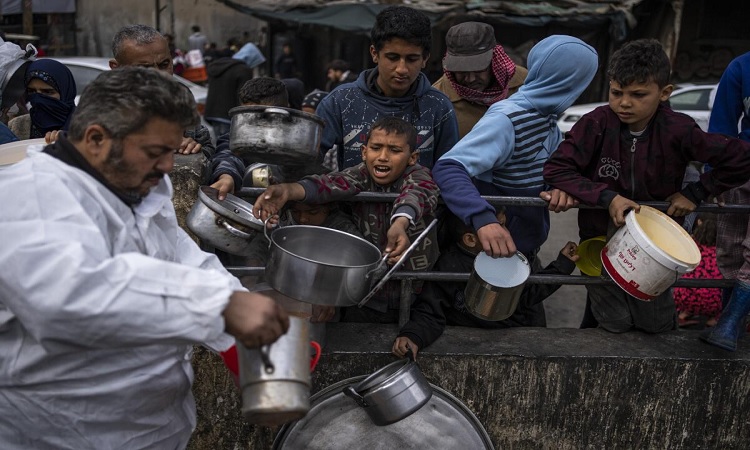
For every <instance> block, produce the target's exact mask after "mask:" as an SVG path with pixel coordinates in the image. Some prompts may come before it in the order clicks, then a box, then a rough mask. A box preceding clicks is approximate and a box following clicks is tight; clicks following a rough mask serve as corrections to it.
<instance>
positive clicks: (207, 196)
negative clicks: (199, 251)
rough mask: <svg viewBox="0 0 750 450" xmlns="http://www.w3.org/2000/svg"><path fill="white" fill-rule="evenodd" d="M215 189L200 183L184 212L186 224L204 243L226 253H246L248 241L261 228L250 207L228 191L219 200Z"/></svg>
mask: <svg viewBox="0 0 750 450" xmlns="http://www.w3.org/2000/svg"><path fill="white" fill-rule="evenodd" d="M218 193H219V191H218V190H216V189H214V188H212V187H209V186H201V188H200V190H199V191H198V200H197V201H196V202H195V204H193V208H192V209H191V210H190V213H188V216H187V219H186V223H187V227H188V228H189V229H190V231H192V232H193V233H195V235H196V236H198V237H199V238H201V239H202V240H203V241H205V242H206V243H208V244H210V245H212V246H214V247H216V248H218V249H220V250H222V251H225V252H227V253H232V254H235V255H241V256H250V241H251V240H252V239H253V238H254V237H255V236H256V235H257V234H258V232H259V231H261V230H263V228H264V226H263V221H261V220H260V219H257V218H256V217H255V216H253V206H252V205H251V204H250V203H248V202H246V201H244V200H242V199H240V198H238V197H235V196H234V195H232V194H227V197H226V199H224V200H219V198H218Z"/></svg>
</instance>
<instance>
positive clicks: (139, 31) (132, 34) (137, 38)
mask: <svg viewBox="0 0 750 450" xmlns="http://www.w3.org/2000/svg"><path fill="white" fill-rule="evenodd" d="M157 39H166V38H165V37H164V35H163V34H161V33H159V31H158V30H157V29H156V28H152V27H150V26H148V25H140V24H137V25H127V26H124V27H122V28H120V31H118V32H117V33H115V37H113V38H112V56H113V57H114V58H115V59H116V60H117V61H119V60H120V52H121V51H122V45H123V43H124V42H125V41H133V42H135V43H136V45H146V44H150V43H152V42H154V41H155V40H157Z"/></svg>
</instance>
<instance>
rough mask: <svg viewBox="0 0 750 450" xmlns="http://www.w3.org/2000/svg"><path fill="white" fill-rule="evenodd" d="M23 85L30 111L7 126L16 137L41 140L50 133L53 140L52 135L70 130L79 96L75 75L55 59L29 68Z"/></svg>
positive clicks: (36, 62) (37, 63) (34, 63)
mask: <svg viewBox="0 0 750 450" xmlns="http://www.w3.org/2000/svg"><path fill="white" fill-rule="evenodd" d="M24 85H25V86H26V100H27V101H28V102H29V103H31V109H30V110H29V114H24V115H22V116H18V117H15V118H13V119H11V121H10V122H9V123H8V127H9V128H10V130H11V131H12V132H13V134H15V135H16V136H18V137H19V138H20V139H39V138H44V137H45V136H46V135H47V134H48V133H50V136H51V139H54V138H52V134H53V132H55V131H59V130H67V129H68V123H69V122H70V117H71V116H72V115H73V111H74V110H75V108H76V105H75V98H76V94H77V92H76V83H75V80H74V79H73V74H72V73H70V70H69V69H68V68H67V67H66V66H65V64H62V63H60V62H58V61H55V60H52V59H40V60H37V61H34V62H32V63H31V64H30V65H29V66H28V67H27V68H26V75H25V77H24ZM54 134H56V133H54Z"/></svg>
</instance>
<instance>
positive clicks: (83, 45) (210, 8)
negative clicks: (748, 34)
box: [76, 0, 264, 56]
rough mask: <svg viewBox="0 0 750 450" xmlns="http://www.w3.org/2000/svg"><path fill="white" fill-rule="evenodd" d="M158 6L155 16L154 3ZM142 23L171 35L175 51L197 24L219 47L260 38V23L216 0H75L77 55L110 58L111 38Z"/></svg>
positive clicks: (183, 45) (183, 44)
mask: <svg viewBox="0 0 750 450" xmlns="http://www.w3.org/2000/svg"><path fill="white" fill-rule="evenodd" d="M157 3H159V4H160V5H161V8H162V10H161V12H160V13H158V14H157V11H156V4H157ZM135 23H142V24H145V25H150V26H153V27H157V28H159V30H161V31H162V32H164V33H170V34H172V35H173V36H175V42H176V44H177V47H178V48H186V47H187V38H188V36H190V34H191V29H190V28H191V27H192V26H193V25H198V26H200V27H201V32H202V33H203V34H205V35H206V36H207V37H208V39H209V41H212V42H216V43H217V44H218V46H219V48H221V47H223V46H224V45H225V44H226V42H227V40H228V39H229V38H237V39H239V40H243V36H245V37H246V38H247V39H249V40H252V41H253V42H258V41H260V40H262V39H264V35H263V34H262V31H261V27H262V25H263V22H261V21H259V20H257V19H255V18H253V17H251V16H249V15H246V14H240V13H238V12H237V11H235V10H233V9H231V8H229V7H227V6H226V5H224V4H222V3H219V2H217V1H216V0H160V1H158V2H155V1H154V0H147V1H144V0H140V1H133V2H103V1H101V0H78V11H77V17H76V26H77V32H76V41H77V54H78V55H80V56H111V50H110V43H111V42H112V36H114V34H115V33H116V32H117V30H119V29H120V28H121V27H123V26H125V25H130V24H135Z"/></svg>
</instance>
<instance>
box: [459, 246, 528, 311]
mask: <svg viewBox="0 0 750 450" xmlns="http://www.w3.org/2000/svg"><path fill="white" fill-rule="evenodd" d="M530 274H531V268H530V267H529V261H528V260H527V259H526V257H525V256H523V254H521V253H516V254H515V255H514V256H511V257H508V258H492V257H490V256H487V255H486V254H485V253H484V252H481V253H479V254H478V255H477V257H476V258H475V259H474V269H473V270H472V272H471V275H470V276H469V282H468V283H467V284H466V288H465V289H464V297H465V302H466V308H467V309H468V310H469V312H471V313H472V314H473V315H475V316H476V317H479V318H480V319H484V320H493V321H495V320H504V319H507V318H508V317H510V316H511V315H513V313H514V312H515V311H516V308H517V307H518V301H519V299H520V298H521V293H522V292H523V287H524V283H525V282H526V280H527V279H528V278H529V275H530Z"/></svg>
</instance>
